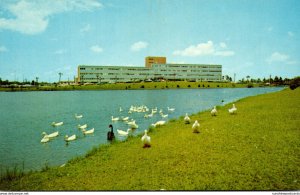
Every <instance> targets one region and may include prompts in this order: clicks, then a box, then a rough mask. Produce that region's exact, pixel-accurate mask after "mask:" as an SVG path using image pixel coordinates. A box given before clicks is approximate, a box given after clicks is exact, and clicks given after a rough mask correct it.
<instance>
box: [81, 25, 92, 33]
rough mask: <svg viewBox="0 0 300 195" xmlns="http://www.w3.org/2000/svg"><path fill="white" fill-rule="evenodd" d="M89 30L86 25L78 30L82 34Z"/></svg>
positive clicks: (89, 26) (89, 27) (88, 26)
mask: <svg viewBox="0 0 300 195" xmlns="http://www.w3.org/2000/svg"><path fill="white" fill-rule="evenodd" d="M90 30H91V25H90V24H87V25H85V26H84V27H83V28H81V29H80V32H81V33H84V32H89V31H90Z"/></svg>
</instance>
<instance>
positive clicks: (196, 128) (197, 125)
mask: <svg viewBox="0 0 300 195" xmlns="http://www.w3.org/2000/svg"><path fill="white" fill-rule="evenodd" d="M199 128H200V124H199V123H198V121H197V120H196V121H195V123H194V124H193V126H192V129H193V133H200V131H199Z"/></svg>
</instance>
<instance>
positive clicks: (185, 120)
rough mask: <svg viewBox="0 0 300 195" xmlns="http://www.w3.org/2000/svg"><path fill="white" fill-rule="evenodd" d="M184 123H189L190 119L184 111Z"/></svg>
mask: <svg viewBox="0 0 300 195" xmlns="http://www.w3.org/2000/svg"><path fill="white" fill-rule="evenodd" d="M183 120H184V123H185V124H190V123H191V119H190V117H189V116H188V113H185V117H184V119H183Z"/></svg>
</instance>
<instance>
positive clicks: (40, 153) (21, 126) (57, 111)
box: [0, 88, 282, 172]
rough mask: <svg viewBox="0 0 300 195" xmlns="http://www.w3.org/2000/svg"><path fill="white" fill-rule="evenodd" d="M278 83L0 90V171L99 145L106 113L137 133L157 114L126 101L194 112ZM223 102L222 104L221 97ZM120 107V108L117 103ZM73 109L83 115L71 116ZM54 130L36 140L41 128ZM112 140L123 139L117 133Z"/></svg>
mask: <svg viewBox="0 0 300 195" xmlns="http://www.w3.org/2000/svg"><path fill="white" fill-rule="evenodd" d="M281 89H282V88H251V89H247V88H239V89H226V88H225V89H174V90H134V91H133V90H132V91H125V90H117V91H57V92H16V93H10V92H9V93H6V92H2V93H0V100H1V101H0V107H1V114H0V117H1V119H0V127H1V128H0V155H1V158H0V172H3V171H6V169H7V168H12V167H15V166H18V167H19V168H22V166H23V163H24V165H25V170H27V171H28V170H39V169H41V168H42V167H44V166H45V165H46V164H47V165H50V166H57V165H62V164H64V163H66V162H67V161H68V160H70V159H72V158H74V157H76V156H80V155H84V154H86V152H87V151H89V150H91V149H92V148H93V147H95V146H98V145H99V144H104V143H107V140H106V133H107V131H108V130H109V129H108V125H109V124H111V123H112V122H111V116H114V117H121V116H124V117H126V116H129V117H130V118H133V119H135V120H136V122H137V124H138V125H139V128H138V129H137V130H136V131H135V132H134V134H135V135H138V134H141V133H142V132H143V131H144V129H147V128H148V127H149V125H151V124H152V123H154V122H156V121H158V120H161V119H162V118H161V117H160V115H159V114H156V115H154V117H153V118H148V119H145V118H144V115H145V113H132V114H128V110H129V108H130V106H131V105H134V106H140V105H146V106H147V107H148V108H149V109H151V108H155V107H157V108H158V110H159V109H163V112H164V113H165V114H167V113H168V112H167V107H173V108H175V109H176V110H175V112H173V113H168V114H169V117H168V119H169V120H170V119H174V118H178V117H179V116H183V115H185V113H189V114H192V113H197V112H199V111H202V110H207V109H210V108H211V107H213V106H214V105H222V104H226V103H229V102H232V101H236V100H238V99H241V98H243V97H247V96H253V95H257V94H263V93H269V92H274V91H279V90H281ZM222 100H224V101H225V102H224V103H222V102H221V101H222ZM120 107H122V108H123V110H124V111H123V112H120V111H119V108H120ZM237 107H238V105H237ZM75 113H78V114H83V118H82V119H79V120H78V119H75V117H74V115H75ZM54 121H55V122H60V121H63V122H64V125H63V126H60V127H52V126H51V123H52V122H54ZM78 124H88V128H87V129H91V128H95V132H94V134H93V135H87V136H83V134H82V132H81V131H79V130H78V128H77V125H78ZM112 124H113V126H114V130H115V134H116V135H117V132H116V129H122V130H127V128H128V125H127V124H125V123H123V122H121V121H118V122H113V123H112ZM44 131H45V132H47V133H48V134H50V133H51V132H54V131H59V133H60V135H59V136H58V137H56V138H54V139H53V140H51V141H50V142H48V143H45V144H42V143H40V140H41V139H42V135H41V134H42V132H44ZM73 134H76V135H77V137H78V139H77V140H75V141H73V142H70V143H69V144H68V145H66V143H65V141H64V136H65V135H69V136H70V135H73ZM117 139H124V138H123V137H119V136H117Z"/></svg>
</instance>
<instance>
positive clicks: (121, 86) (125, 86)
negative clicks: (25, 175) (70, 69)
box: [0, 81, 258, 91]
mask: <svg viewBox="0 0 300 195" xmlns="http://www.w3.org/2000/svg"><path fill="white" fill-rule="evenodd" d="M247 86H248V84H238V83H224V82H220V83H218V82H188V81H167V82H141V83H115V84H98V85H96V84H95V85H74V86H72V85H67V86H39V87H8V88H0V91H68V90H135V89H180V88H183V89H184V88H197V89H198V88H199V89H200V88H232V87H236V88H242V87H247ZM253 87H258V84H253Z"/></svg>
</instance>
